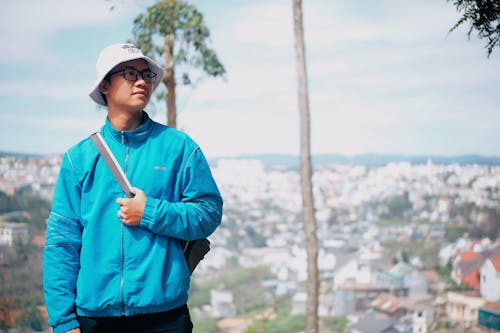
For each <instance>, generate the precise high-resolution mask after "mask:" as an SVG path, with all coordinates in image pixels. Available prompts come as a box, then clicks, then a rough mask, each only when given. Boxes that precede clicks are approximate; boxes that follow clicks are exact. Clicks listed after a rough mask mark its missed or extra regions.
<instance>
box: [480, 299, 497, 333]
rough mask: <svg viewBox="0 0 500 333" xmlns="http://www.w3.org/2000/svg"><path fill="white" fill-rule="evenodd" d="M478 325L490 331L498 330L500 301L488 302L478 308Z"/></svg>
mask: <svg viewBox="0 0 500 333" xmlns="http://www.w3.org/2000/svg"><path fill="white" fill-rule="evenodd" d="M478 325H479V326H480V327H483V328H486V329H488V330H490V331H491V330H495V331H500V302H495V303H492V302H488V303H486V304H484V306H482V307H480V308H479V318H478Z"/></svg>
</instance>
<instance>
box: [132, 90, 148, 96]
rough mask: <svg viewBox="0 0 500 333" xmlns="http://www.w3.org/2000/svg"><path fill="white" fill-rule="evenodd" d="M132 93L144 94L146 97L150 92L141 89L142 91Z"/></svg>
mask: <svg viewBox="0 0 500 333" xmlns="http://www.w3.org/2000/svg"><path fill="white" fill-rule="evenodd" d="M132 95H142V96H144V97H147V96H148V93H147V92H146V91H144V90H141V91H136V92H134V93H133V94H132Z"/></svg>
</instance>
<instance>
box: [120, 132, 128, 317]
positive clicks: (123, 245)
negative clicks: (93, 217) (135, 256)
mask: <svg viewBox="0 0 500 333" xmlns="http://www.w3.org/2000/svg"><path fill="white" fill-rule="evenodd" d="M121 139H122V145H125V134H124V131H122V132H121ZM127 166H128V147H126V151H125V174H127ZM120 224H121V255H122V262H121V266H122V267H121V268H122V276H121V279H120V300H121V310H122V316H125V297H124V294H123V285H124V283H125V226H124V225H123V223H121V221H120Z"/></svg>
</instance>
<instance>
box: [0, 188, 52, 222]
mask: <svg viewBox="0 0 500 333" xmlns="http://www.w3.org/2000/svg"><path fill="white" fill-rule="evenodd" d="M13 211H23V212H27V213H28V214H27V216H26V217H14V218H12V219H9V222H26V223H28V224H30V226H31V227H32V228H34V229H35V230H44V229H45V226H46V223H45V221H46V219H47V216H49V212H50V202H49V201H47V200H46V199H43V198H42V197H40V196H36V195H32V194H17V195H13V196H9V195H6V194H5V193H3V192H0V214H5V213H9V212H13Z"/></svg>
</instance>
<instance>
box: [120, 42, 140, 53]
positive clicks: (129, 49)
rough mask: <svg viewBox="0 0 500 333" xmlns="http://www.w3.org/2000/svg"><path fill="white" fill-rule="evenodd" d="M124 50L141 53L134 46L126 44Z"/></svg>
mask: <svg viewBox="0 0 500 333" xmlns="http://www.w3.org/2000/svg"><path fill="white" fill-rule="evenodd" d="M122 49H124V50H127V51H129V52H130V53H139V49H138V48H137V47H136V46H135V45H132V44H124V45H123V46H122Z"/></svg>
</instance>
